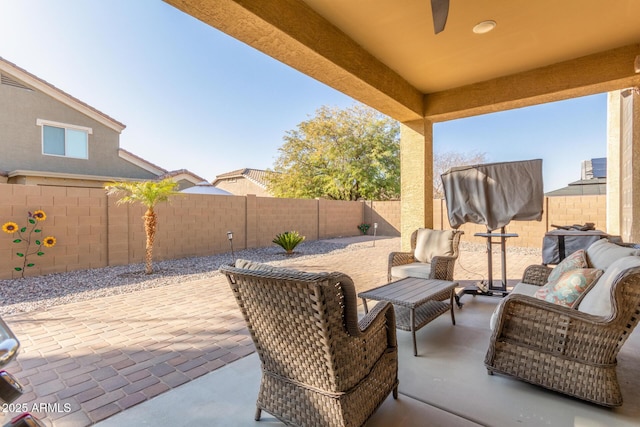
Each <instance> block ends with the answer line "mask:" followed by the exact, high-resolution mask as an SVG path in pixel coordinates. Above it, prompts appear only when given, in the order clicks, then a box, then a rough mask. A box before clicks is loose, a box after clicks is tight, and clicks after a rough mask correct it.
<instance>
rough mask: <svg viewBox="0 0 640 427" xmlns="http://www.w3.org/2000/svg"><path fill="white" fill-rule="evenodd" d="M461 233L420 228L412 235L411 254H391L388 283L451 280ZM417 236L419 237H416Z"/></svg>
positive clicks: (462, 232)
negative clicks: (413, 280)
mask: <svg viewBox="0 0 640 427" xmlns="http://www.w3.org/2000/svg"><path fill="white" fill-rule="evenodd" d="M463 234H464V231H457V230H430V229H428V228H421V229H418V230H416V231H414V232H413V233H411V252H391V253H390V254H389V263H388V269H387V280H388V281H389V282H391V281H392V280H394V279H402V278H405V277H418V278H422V279H438V280H449V281H450V280H453V268H454V267H455V265H456V259H457V258H458V246H459V244H460V237H461V236H462V235H463ZM419 235H420V236H419Z"/></svg>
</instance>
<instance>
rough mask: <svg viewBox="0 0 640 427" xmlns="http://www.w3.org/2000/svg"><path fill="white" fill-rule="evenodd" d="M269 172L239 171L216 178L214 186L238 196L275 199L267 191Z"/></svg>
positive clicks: (245, 169)
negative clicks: (251, 195)
mask: <svg viewBox="0 0 640 427" xmlns="http://www.w3.org/2000/svg"><path fill="white" fill-rule="evenodd" d="M266 176H267V171H265V170H260V169H250V168H244V169H238V170H235V171H231V172H226V173H223V174H220V175H218V176H216V179H214V180H213V183H212V184H213V186H214V187H217V188H219V189H221V190H225V191H228V192H229V193H231V194H233V195H236V196H246V195H247V194H255V195H256V196H260V197H273V194H271V193H270V192H269V190H268V189H267V179H266Z"/></svg>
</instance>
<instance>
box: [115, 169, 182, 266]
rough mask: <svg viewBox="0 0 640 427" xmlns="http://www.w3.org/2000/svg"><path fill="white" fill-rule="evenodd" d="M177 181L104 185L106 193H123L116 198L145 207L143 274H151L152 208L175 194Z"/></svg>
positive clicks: (168, 179)
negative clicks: (145, 244)
mask: <svg viewBox="0 0 640 427" xmlns="http://www.w3.org/2000/svg"><path fill="white" fill-rule="evenodd" d="M177 187H178V183H177V182H175V181H173V180H171V179H170V178H167V179H163V180H162V181H123V182H112V183H110V184H107V185H105V189H106V190H107V194H108V195H112V194H113V195H119V194H124V195H123V197H121V198H120V200H118V202H117V203H118V204H122V203H136V202H137V203H141V204H142V205H144V206H146V207H147V211H146V212H145V214H144V216H143V217H142V219H143V220H144V231H145V233H146V234H147V246H146V252H145V268H144V272H145V274H151V273H152V272H153V271H152V265H153V241H154V239H155V236H156V227H157V215H156V213H155V211H154V210H153V208H154V207H155V206H156V204H158V203H160V202H166V201H167V200H169V197H171V196H172V195H174V194H176V193H177V192H176V188H177Z"/></svg>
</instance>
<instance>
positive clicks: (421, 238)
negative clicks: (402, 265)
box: [413, 228, 453, 262]
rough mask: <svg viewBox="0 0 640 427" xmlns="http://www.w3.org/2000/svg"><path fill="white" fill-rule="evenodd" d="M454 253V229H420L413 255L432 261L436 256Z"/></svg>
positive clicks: (422, 260) (425, 260)
mask: <svg viewBox="0 0 640 427" xmlns="http://www.w3.org/2000/svg"><path fill="white" fill-rule="evenodd" d="M436 255H439V256H452V255H453V230H431V229H429V228H420V229H418V235H417V236H416V249H415V250H414V251H413V256H414V257H415V259H416V260H417V261H420V262H431V258H433V257H434V256H436Z"/></svg>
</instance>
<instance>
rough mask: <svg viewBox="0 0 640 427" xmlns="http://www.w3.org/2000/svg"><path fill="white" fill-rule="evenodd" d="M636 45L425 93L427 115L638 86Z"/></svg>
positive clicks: (465, 113)
mask: <svg viewBox="0 0 640 427" xmlns="http://www.w3.org/2000/svg"><path fill="white" fill-rule="evenodd" d="M639 53H640V44H633V45H629V46H625V47H621V48H618V49H612V50H609V51H605V52H600V53H596V54H593V55H588V56H584V57H581V58H577V59H573V60H570V61H565V62H560V63H557V64H553V65H548V66H546V67H541V68H537V69H535V70H530V71H524V72H521V73H517V74H512V75H509V76H504V77H499V78H496V79H493V80H488V81H484V82H480V83H475V84H471V85H467V86H463V87H459V88H454V89H450V90H445V91H442V92H434V93H430V94H426V95H425V112H424V115H425V117H426V118H428V119H430V120H432V121H434V122H441V121H446V120H453V119H460V118H464V117H470V116H476V115H479V114H486V113H493V112H497V111H504V110H509V109H513V108H521V107H528V106H531V105H537V104H543V103H546V102H553V101H560V100H564V99H570V98H576V97H580V96H586V95H593V94H596V93H603V92H608V91H612V90H618V89H624V88H627V87H631V86H638V85H640V74H637V73H636V72H635V69H634V61H635V58H636V57H637V55H638V54H639Z"/></svg>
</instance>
